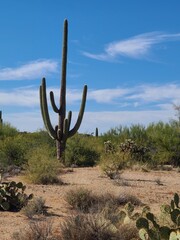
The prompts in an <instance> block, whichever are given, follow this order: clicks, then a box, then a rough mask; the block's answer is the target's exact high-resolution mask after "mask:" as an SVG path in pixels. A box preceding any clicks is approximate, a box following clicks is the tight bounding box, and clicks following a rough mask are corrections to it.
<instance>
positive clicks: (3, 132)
mask: <svg viewBox="0 0 180 240" xmlns="http://www.w3.org/2000/svg"><path fill="white" fill-rule="evenodd" d="M18 133H19V132H18V130H17V129H16V128H15V127H13V126H11V124H9V123H3V124H2V125H1V128H0V139H4V138H6V137H14V136H16V135H18Z"/></svg>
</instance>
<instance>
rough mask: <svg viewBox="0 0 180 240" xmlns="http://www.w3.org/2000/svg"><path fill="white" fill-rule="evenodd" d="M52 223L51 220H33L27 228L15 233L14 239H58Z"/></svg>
mask: <svg viewBox="0 0 180 240" xmlns="http://www.w3.org/2000/svg"><path fill="white" fill-rule="evenodd" d="M52 225H53V223H52V221H51V220H43V221H31V222H30V223H29V226H28V227H27V228H25V229H23V230H21V231H19V232H15V233H13V236H12V240H58V239H60V238H58V236H55V235H54V234H53V228H52Z"/></svg>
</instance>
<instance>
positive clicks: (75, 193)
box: [65, 188, 97, 213]
mask: <svg viewBox="0 0 180 240" xmlns="http://www.w3.org/2000/svg"><path fill="white" fill-rule="evenodd" d="M65 200H66V201H67V202H68V203H69V204H70V205H71V206H72V207H73V209H75V210H78V211H81V212H84V213H87V212H89V211H90V209H91V208H92V206H93V205H94V204H95V203H96V202H97V199H96V197H95V196H94V195H93V194H92V192H91V191H89V190H88V189H85V188H78V189H75V190H70V191H68V192H67V193H66V195H65Z"/></svg>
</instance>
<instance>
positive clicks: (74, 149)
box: [65, 134, 100, 167]
mask: <svg viewBox="0 0 180 240" xmlns="http://www.w3.org/2000/svg"><path fill="white" fill-rule="evenodd" d="M93 141H97V139H95V137H93V136H89V137H87V136H83V135H80V134H77V135H75V136H74V137H72V138H71V139H69V141H68V142H67V147H66V153H65V164H66V166H71V165H72V164H75V165H76V166H80V167H90V166H94V165H95V164H96V163H97V162H98V161H99V158H100V154H99V152H98V151H97V150H96V149H95V143H94V142H93Z"/></svg>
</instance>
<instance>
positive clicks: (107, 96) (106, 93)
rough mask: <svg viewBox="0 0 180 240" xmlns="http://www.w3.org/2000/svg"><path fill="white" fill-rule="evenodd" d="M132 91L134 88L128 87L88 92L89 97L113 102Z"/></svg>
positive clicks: (102, 101) (100, 101)
mask: <svg viewBox="0 0 180 240" xmlns="http://www.w3.org/2000/svg"><path fill="white" fill-rule="evenodd" d="M131 92H132V89H127V88H116V89H99V90H91V91H90V92H89V93H88V99H89V100H95V101H96V102H98V103H108V104H112V103H113V101H114V100H117V99H118V98H120V97H123V96H126V95H127V94H130V93H131Z"/></svg>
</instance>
